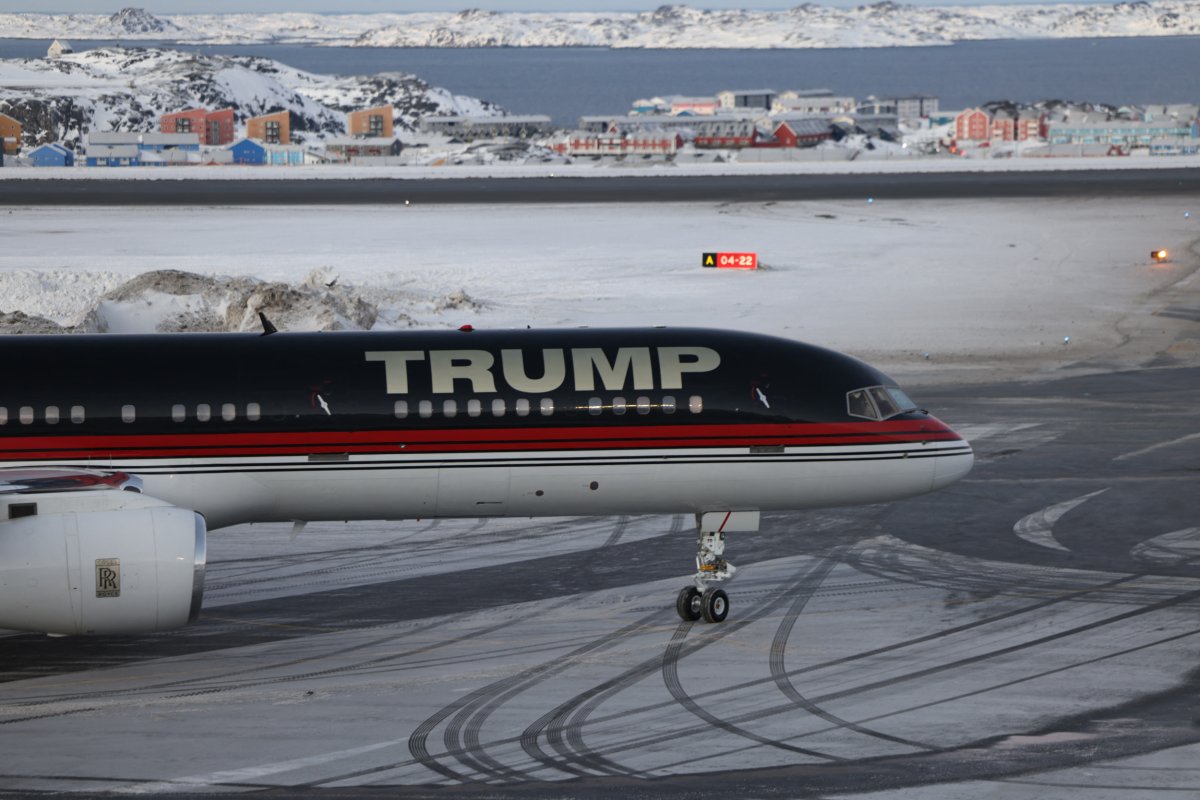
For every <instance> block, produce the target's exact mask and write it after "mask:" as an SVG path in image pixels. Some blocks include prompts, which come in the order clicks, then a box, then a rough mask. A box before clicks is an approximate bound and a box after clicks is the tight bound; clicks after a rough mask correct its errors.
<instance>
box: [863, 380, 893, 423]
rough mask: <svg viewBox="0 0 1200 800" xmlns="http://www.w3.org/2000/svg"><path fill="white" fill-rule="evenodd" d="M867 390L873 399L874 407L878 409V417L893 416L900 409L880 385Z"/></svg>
mask: <svg viewBox="0 0 1200 800" xmlns="http://www.w3.org/2000/svg"><path fill="white" fill-rule="evenodd" d="M867 391H869V392H870V393H871V399H872V400H874V401H875V407H876V408H878V409H879V418H880V419H887V418H888V417H894V416H896V415H897V414H899V413H900V409H899V408H897V407H896V404H895V403H894V402H892V398H891V397H890V396H889V395H888V393H887V390H886V389H884V388H883V387H882V386H876V387H874V388H871V389H868V390H867Z"/></svg>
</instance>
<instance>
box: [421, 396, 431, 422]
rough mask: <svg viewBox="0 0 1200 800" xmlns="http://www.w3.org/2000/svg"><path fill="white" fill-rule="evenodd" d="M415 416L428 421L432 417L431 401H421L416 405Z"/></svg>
mask: <svg viewBox="0 0 1200 800" xmlns="http://www.w3.org/2000/svg"><path fill="white" fill-rule="evenodd" d="M417 415H418V416H420V417H421V419H429V418H430V417H432V416H433V401H431V400H422V401H421V402H420V403H417Z"/></svg>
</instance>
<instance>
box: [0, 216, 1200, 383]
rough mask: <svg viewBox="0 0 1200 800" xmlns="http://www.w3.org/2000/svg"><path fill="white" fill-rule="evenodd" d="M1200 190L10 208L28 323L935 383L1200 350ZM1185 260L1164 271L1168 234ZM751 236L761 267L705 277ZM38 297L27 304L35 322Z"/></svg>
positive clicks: (16, 285)
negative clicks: (599, 340)
mask: <svg viewBox="0 0 1200 800" xmlns="http://www.w3.org/2000/svg"><path fill="white" fill-rule="evenodd" d="M1198 226H1200V206H1198V207H1196V208H1192V207H1191V206H1190V205H1188V199H1187V198H1181V197H1161V198H1153V199H1139V200H1138V201H1136V202H1133V201H1126V200H1120V199H1092V200H1081V199H1064V200H1031V199H1021V200H990V201H973V202H971V203H956V202H951V201H935V200H922V201H915V200H910V201H890V202H883V201H879V202H874V203H868V202H866V201H865V200H864V201H837V202H796V203H767V204H753V203H675V204H661V205H654V206H653V207H650V206H645V205H625V206H612V205H574V206H554V205H545V206H519V207H516V206H465V207H455V206H425V207H420V206H417V205H413V206H409V207H404V206H390V207H382V206H375V207H372V206H363V207H291V208H288V207H272V208H236V207H235V208H139V209H137V210H131V209H124V208H10V209H6V210H5V209H0V298H2V300H0V311H3V312H6V313H5V315H4V316H3V318H2V319H0V322H2V323H3V325H4V328H5V329H7V330H10V331H18V330H19V331H27V332H36V331H46V330H59V329H63V328H65V329H69V330H76V331H109V332H114V333H119V332H144V331H154V330H161V331H180V330H189V331H206V330H256V329H258V327H259V321H258V312H259V311H262V312H264V313H265V314H266V315H267V316H268V317H269V318H270V319H271V320H272V321H273V322H274V323H275V324H276V325H277V326H278V327H279V328H280V329H281V330H314V329H318V330H330V329H343V330H344V329H408V328H413V327H458V326H460V325H462V324H467V323H469V324H472V325H474V326H476V327H479V328H485V327H486V328H505V327H525V326H527V325H533V326H538V327H542V326H557V327H564V326H565V327H570V326H578V325H587V326H608V325H648V324H667V325H672V326H681V325H704V326H716V327H729V328H737V329H745V330H754V331H763V332H769V333H775V334H779V335H782V336H786V337H790V338H795V339H800V340H806V341H811V342H814V343H818V344H823V345H826V346H830V347H834V348H836V349H840V350H844V351H848V352H851V353H853V354H856V355H858V356H860V357H863V358H865V359H867V360H868V361H871V362H872V363H876V364H878V365H879V366H881V367H883V368H884V369H886V370H888V371H890V372H891V373H892V374H893V375H894V376H896V377H898V378H901V379H904V378H913V379H917V380H918V381H919V382H926V383H928V382H933V381H943V380H956V381H957V380H968V379H973V378H978V379H992V378H999V377H1003V376H1018V375H1019V376H1028V375H1030V374H1033V373H1043V374H1044V373H1046V372H1047V371H1053V370H1060V369H1063V368H1068V367H1076V366H1079V365H1086V364H1087V363H1089V362H1091V363H1097V362H1095V360H1096V359H1103V363H1104V365H1105V366H1106V367H1107V368H1111V366H1112V365H1113V363H1120V364H1123V365H1129V366H1134V365H1140V364H1144V363H1147V362H1148V361H1149V360H1150V359H1152V358H1155V357H1161V356H1162V354H1163V353H1164V352H1165V351H1166V349H1167V348H1168V347H1169V348H1171V350H1170V354H1171V357H1172V358H1177V359H1196V358H1197V357H1200V343H1197V342H1195V341H1194V340H1192V344H1193V346H1190V347H1189V346H1187V345H1186V344H1185V345H1181V344H1179V343H1178V342H1175V339H1174V336H1175V333H1176V332H1177V330H1178V328H1177V326H1179V325H1185V324H1190V323H1186V322H1185V321H1181V320H1176V319H1173V318H1171V317H1170V316H1163V315H1159V314H1157V313H1156V312H1158V311H1159V310H1161V309H1162V308H1164V307H1165V306H1168V305H1171V304H1179V303H1181V302H1190V303H1191V305H1192V306H1194V305H1196V303H1195V301H1194V299H1193V300H1190V301H1187V300H1181V299H1180V293H1183V294H1186V293H1187V292H1189V291H1192V288H1193V285H1194V283H1195V282H1194V280H1193V275H1194V272H1195V271H1196V267H1197V265H1198V264H1200V261H1198V259H1197V255H1196V254H1195V253H1194V252H1193V251H1192V248H1193V247H1194V245H1195V243H1196V241H1197V239H1198V238H1200V227H1198ZM1155 247H1165V248H1168V250H1169V251H1170V252H1171V257H1170V258H1169V260H1168V261H1167V262H1166V263H1164V264H1158V265H1155V264H1152V263H1150V260H1149V258H1148V252H1149V250H1150V249H1151V248H1155ZM713 250H718V251H755V252H757V253H758V255H759V258H760V260H761V262H762V263H763V265H764V267H763V268H762V269H760V270H758V271H755V272H742V271H725V270H713V269H704V268H702V267H701V265H700V257H701V253H702V252H705V251H713ZM17 312H20V315H17Z"/></svg>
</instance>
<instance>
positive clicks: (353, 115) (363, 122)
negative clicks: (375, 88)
mask: <svg viewBox="0 0 1200 800" xmlns="http://www.w3.org/2000/svg"><path fill="white" fill-rule="evenodd" d="M346 121H347V123H348V125H347V128H348V129H349V130H348V132H349V134H350V135H351V136H362V137H371V138H376V137H385V138H388V139H390V138H392V136H394V135H395V132H394V131H393V130H392V107H391V106H378V107H376V108H367V109H363V110H362V111H351V112H350V113H349V114H347V115H346Z"/></svg>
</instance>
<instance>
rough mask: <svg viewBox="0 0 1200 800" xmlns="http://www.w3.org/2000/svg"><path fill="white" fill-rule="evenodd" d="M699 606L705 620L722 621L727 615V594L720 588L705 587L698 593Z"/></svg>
mask: <svg viewBox="0 0 1200 800" xmlns="http://www.w3.org/2000/svg"><path fill="white" fill-rule="evenodd" d="M700 607H701V611H702V613H703V614H704V621H705V622H724V621H725V617H727V616H728V615H729V595H727V594H725V592H723V591H721V590H720V589H705V590H704V594H702V595H700Z"/></svg>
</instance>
